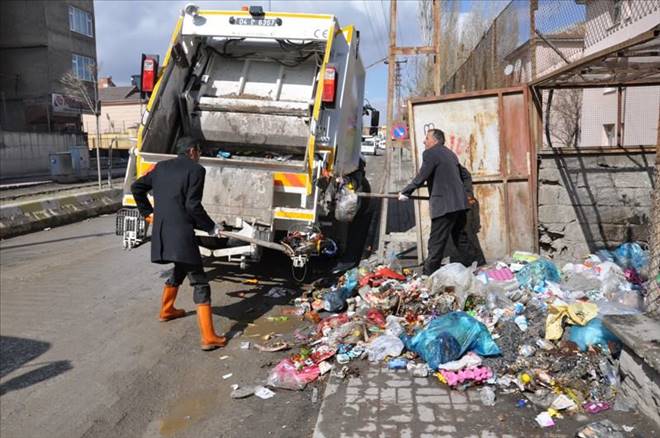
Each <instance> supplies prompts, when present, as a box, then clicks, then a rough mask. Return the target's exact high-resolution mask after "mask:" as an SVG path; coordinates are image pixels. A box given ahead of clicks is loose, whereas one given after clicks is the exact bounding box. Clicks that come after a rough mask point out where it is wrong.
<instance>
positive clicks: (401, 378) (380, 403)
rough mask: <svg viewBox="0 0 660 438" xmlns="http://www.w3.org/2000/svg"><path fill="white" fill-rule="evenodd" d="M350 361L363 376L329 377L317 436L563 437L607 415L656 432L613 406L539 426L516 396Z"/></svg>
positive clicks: (533, 410) (531, 411) (648, 432)
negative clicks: (492, 399)
mask: <svg viewBox="0 0 660 438" xmlns="http://www.w3.org/2000/svg"><path fill="white" fill-rule="evenodd" d="M337 366H338V365H335V367H337ZM350 366H351V368H357V369H358V370H359V373H360V375H359V377H350V378H347V379H345V380H342V379H341V378H339V377H337V376H335V375H331V376H330V379H329V381H328V384H327V386H326V389H325V395H324V398H323V403H322V405H321V411H320V413H319V417H318V421H317V423H316V428H315V430H314V434H313V438H331V437H342V438H349V437H355V438H358V437H359V438H372V437H401V438H408V437H410V438H413V437H415V438H441V437H448V438H449V437H452V438H454V437H535V436H553V437H560V436H561V437H564V436H575V434H576V432H577V431H579V430H580V429H581V428H582V427H584V426H585V425H587V424H590V423H592V422H595V421H600V420H603V419H606V418H607V419H610V420H611V421H612V422H614V423H615V424H624V425H627V426H634V427H635V429H634V430H633V433H632V434H629V435H626V436H635V433H636V434H637V436H642V435H639V434H640V433H641V434H643V436H656V434H655V433H654V432H653V427H652V426H651V425H650V424H649V423H648V420H646V419H645V418H643V417H642V416H641V415H640V414H638V413H632V412H618V411H614V410H610V411H607V412H604V413H601V414H596V415H585V414H579V415H576V416H574V417H571V416H566V417H565V418H564V419H562V420H561V421H558V422H557V424H556V426H555V427H552V428H548V429H541V428H540V427H539V426H538V425H537V424H536V422H535V420H534V417H535V416H536V415H537V413H539V412H541V411H542V409H540V408H539V409H537V408H535V407H533V406H530V407H525V408H518V407H517V406H516V403H517V400H518V399H517V398H514V396H513V395H499V394H498V398H497V401H496V404H495V406H485V405H484V404H483V403H482V402H481V398H480V394H479V392H478V390H476V389H469V390H467V391H464V392H462V391H458V390H450V389H449V388H448V387H447V386H446V385H443V384H441V383H440V382H438V380H437V379H436V378H435V377H434V376H429V377H424V378H416V377H412V376H411V375H409V374H408V372H407V371H406V370H396V371H395V370H389V369H387V367H384V366H383V365H381V364H369V363H368V362H367V361H353V362H351V363H350ZM332 373H334V371H333V372H332Z"/></svg>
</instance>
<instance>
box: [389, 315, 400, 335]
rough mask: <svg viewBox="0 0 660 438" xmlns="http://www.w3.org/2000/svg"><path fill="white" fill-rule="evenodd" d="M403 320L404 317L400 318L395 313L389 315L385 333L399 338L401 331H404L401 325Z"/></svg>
mask: <svg viewBox="0 0 660 438" xmlns="http://www.w3.org/2000/svg"><path fill="white" fill-rule="evenodd" d="M403 320H404V319H403V318H398V317H396V316H394V315H387V318H386V319H385V334H388V335H392V336H396V337H397V338H398V337H399V336H401V333H403V332H404V330H403V327H402V326H401V321H403Z"/></svg>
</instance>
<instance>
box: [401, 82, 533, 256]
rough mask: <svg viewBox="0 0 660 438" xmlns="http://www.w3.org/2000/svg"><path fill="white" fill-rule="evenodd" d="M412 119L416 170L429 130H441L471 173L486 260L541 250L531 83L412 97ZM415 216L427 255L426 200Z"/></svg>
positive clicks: (411, 128) (428, 226) (411, 134)
mask: <svg viewBox="0 0 660 438" xmlns="http://www.w3.org/2000/svg"><path fill="white" fill-rule="evenodd" d="M409 120H410V137H411V141H412V148H413V156H414V163H415V166H416V168H417V169H419V167H420V166H421V156H422V152H423V151H424V145H423V140H424V136H425V135H426V132H427V131H428V130H429V129H433V128H438V129H442V130H443V131H444V133H445V138H446V145H447V147H449V148H450V149H451V150H452V151H454V152H455V153H456V155H457V156H458V158H459V161H460V162H461V164H463V166H465V167H466V168H467V169H468V170H469V171H470V173H471V174H472V179H473V184H474V192H475V197H476V198H477V200H478V201H479V204H480V219H481V230H480V232H479V240H480V242H481V245H482V248H483V250H484V254H485V256H486V259H487V260H494V259H499V258H502V257H504V256H506V255H508V254H511V252H512V251H515V250H524V251H537V245H538V239H537V227H536V207H535V206H536V161H535V157H536V154H535V147H534V144H533V142H532V138H533V137H532V130H531V123H530V105H529V90H528V89H527V87H516V88H505V89H494V90H486V91H481V92H475V93H461V94H451V95H446V96H441V97H430V98H419V99H413V100H412V101H411V102H410V104H409ZM424 190H425V189H424ZM416 220H417V226H418V227H420V228H421V230H422V233H421V236H422V239H423V242H424V244H422V245H421V247H422V251H423V253H424V256H425V257H426V251H427V248H426V243H425V242H426V241H427V239H428V235H429V231H430V225H431V221H430V217H429V213H428V202H427V201H420V202H418V204H417V206H416ZM420 243H421V242H420Z"/></svg>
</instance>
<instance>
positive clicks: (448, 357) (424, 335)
mask: <svg viewBox="0 0 660 438" xmlns="http://www.w3.org/2000/svg"><path fill="white" fill-rule="evenodd" d="M401 340H403V343H404V345H405V346H406V348H407V349H408V350H410V351H414V352H415V353H417V354H419V356H420V357H421V358H422V359H424V360H425V361H426V363H428V365H429V366H430V367H431V369H434V370H437V369H438V366H439V365H441V364H443V363H447V362H451V361H453V360H458V359H460V358H461V357H462V356H463V355H464V354H465V353H466V352H468V351H474V352H475V353H477V354H479V355H480V356H496V355H499V354H500V349H499V347H498V346H497V344H495V342H494V341H493V338H491V336H490V332H489V331H488V329H487V328H486V326H485V325H483V324H482V323H480V322H479V321H477V320H476V319H474V318H473V317H471V316H470V315H468V314H467V313H465V312H451V313H448V314H446V315H443V316H441V317H439V318H435V319H433V320H432V321H431V322H430V323H429V324H428V325H427V326H426V327H425V328H424V329H422V330H420V331H419V332H417V333H416V334H415V335H414V336H407V335H405V334H403V335H401Z"/></svg>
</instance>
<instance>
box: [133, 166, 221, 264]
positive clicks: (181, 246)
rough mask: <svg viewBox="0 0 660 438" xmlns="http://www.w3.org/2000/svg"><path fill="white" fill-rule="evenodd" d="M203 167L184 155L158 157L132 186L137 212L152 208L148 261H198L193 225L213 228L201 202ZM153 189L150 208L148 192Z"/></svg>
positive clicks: (195, 262) (198, 262)
mask: <svg viewBox="0 0 660 438" xmlns="http://www.w3.org/2000/svg"><path fill="white" fill-rule="evenodd" d="M205 175H206V170H205V169H204V168H203V167H202V166H201V165H199V164H198V163H196V162H194V161H193V160H191V159H190V158H188V157H187V156H185V155H179V156H178V157H177V158H174V159H172V160H167V161H161V162H160V163H158V164H157V165H156V167H155V168H154V169H153V170H152V171H151V172H149V173H148V174H146V175H144V176H143V177H142V178H139V179H138V180H137V181H135V182H134V183H133V185H132V186H131V191H132V192H133V197H134V198H135V202H136V203H137V207H138V209H139V210H140V214H142V215H143V216H145V217H146V216H148V215H149V214H151V213H152V212H153V214H154V222H153V231H152V233H151V261H152V262H154V263H173V262H178V263H187V264H191V265H201V264H202V257H201V255H200V253H199V247H198V245H197V239H196V238H195V231H194V230H195V229H199V230H203V231H206V232H211V231H213V228H214V226H215V223H214V222H213V220H211V218H210V217H209V215H208V214H206V210H204V207H203V206H202V193H203V191H204V176H205ZM150 190H153V197H154V207H153V208H152V206H151V203H149V199H148V198H147V193H148V192H149V191H150Z"/></svg>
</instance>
